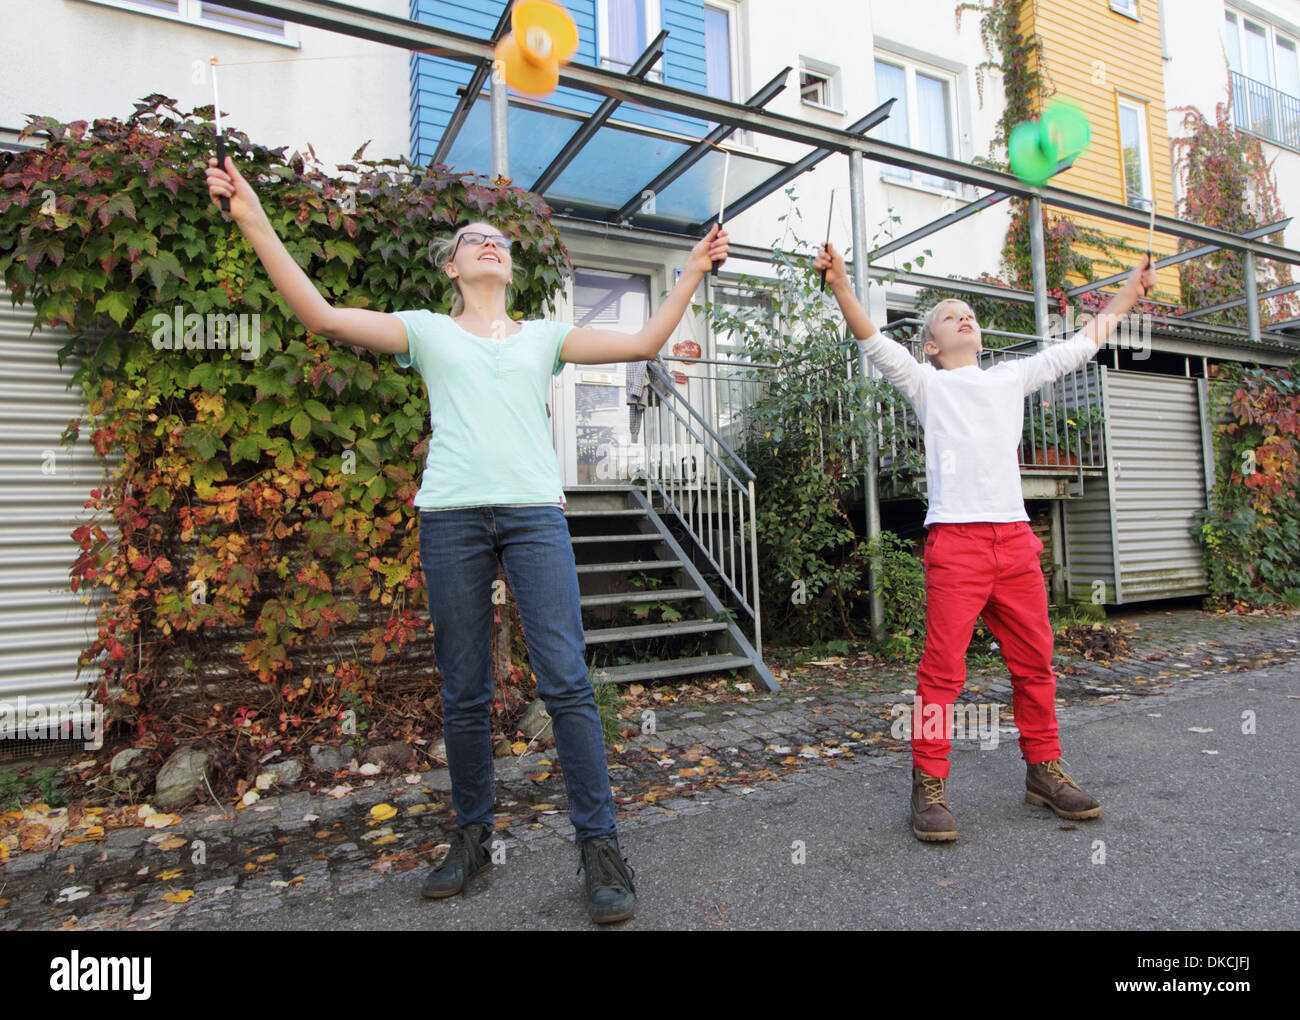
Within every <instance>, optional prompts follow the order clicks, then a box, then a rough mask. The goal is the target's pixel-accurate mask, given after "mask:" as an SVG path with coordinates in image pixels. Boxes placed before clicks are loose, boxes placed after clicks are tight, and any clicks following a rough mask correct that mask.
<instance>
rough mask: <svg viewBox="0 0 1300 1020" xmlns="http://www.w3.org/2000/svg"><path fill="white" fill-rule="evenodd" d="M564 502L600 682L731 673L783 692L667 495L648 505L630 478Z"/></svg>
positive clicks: (591, 655)
mask: <svg viewBox="0 0 1300 1020" xmlns="http://www.w3.org/2000/svg"><path fill="white" fill-rule="evenodd" d="M565 501H566V502H567V504H568V509H567V510H566V511H565V517H566V519H567V520H568V523H569V532H570V535H571V537H572V541H573V554H574V560H575V561H576V563H577V570H578V583H579V588H580V591H581V593H582V594H581V605H582V613H583V624H584V628H583V636H584V637H585V639H586V643H587V656H588V659H589V660H591V661H594V662H595V663H597V665H596V667H595V669H594V670H593V674H592V677H593V679H594V680H596V681H598V682H606V683H631V682H633V681H638V680H658V679H663V678H666V677H680V676H690V675H697V674H703V673H724V674H725V673H729V672H731V671H733V670H734V671H740V672H742V673H744V674H745V675H746V676H747V678H748V679H751V680H753V681H756V682H757V683H759V684H762V686H763V687H764V688H765V689H767V690H772V691H774V690H778V689H779V686H780V685H779V684H778V683H777V682H776V680H775V678H773V676H772V674H771V671H770V670H769V669H768V668H767V666H766V665H765V664H764V663H763V660H762V657H761V655H760V654H759V652H758V650H757V649H756V648H755V646H754V644H753V642H752V641H751V640H750V639H749V637H748V636H747V635H746V634H745V633H744V631H742V630H741V628H740V627H739V626H737V623H736V612H735V610H734V609H731V608H729V607H728V606H727V605H726V604H725V603H724V596H725V595H726V591H725V588H726V586H725V585H724V584H722V583H721V578H720V576H719V575H718V573H717V572H716V571H715V570H714V569H713V568H712V565H711V564H710V563H709V559H708V557H707V556H705V555H703V554H702V553H703V550H701V549H700V548H699V547H698V546H696V543H695V542H694V541H693V540H692V539H691V536H690V535H689V533H688V532H687V529H685V528H683V527H681V525H680V523H679V522H677V521H676V520H674V519H673V517H672V516H671V515H669V516H668V517H665V516H664V511H665V510H666V509H667V508H666V506H665V504H664V502H663V500H662V499H659V498H656V499H655V501H654V503H653V504H651V503H650V502H649V501H647V499H646V496H645V492H644V488H642V487H640V486H637V485H634V484H632V483H630V482H629V483H626V484H616V485H607V486H600V487H591V486H585V487H583V488H580V489H572V490H569V491H567V492H566V493H565ZM674 525H676V526H675V527H674ZM718 589H721V590H722V592H723V594H722V595H720V594H719V591H718ZM619 660H628V661H619Z"/></svg>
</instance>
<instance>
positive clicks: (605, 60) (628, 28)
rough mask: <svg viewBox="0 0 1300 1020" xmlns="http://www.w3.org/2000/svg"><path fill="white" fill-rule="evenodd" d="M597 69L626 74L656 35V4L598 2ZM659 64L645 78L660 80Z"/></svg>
mask: <svg viewBox="0 0 1300 1020" xmlns="http://www.w3.org/2000/svg"><path fill="white" fill-rule="evenodd" d="M596 20H597V23H598V28H599V32H598V35H599V37H600V38H599V44H600V66H601V67H606V68H609V69H610V70H611V71H627V69H628V68H630V67H631V66H632V64H633V63H634V62H635V61H636V58H637V57H639V56H641V54H642V53H644V52H645V48H646V47H647V46H649V45H650V40H651V39H653V38H654V37H655V36H656V35H658V34H659V0H599V6H598V9H597V16H596ZM662 63H663V62H662V60H661V61H660V62H659V63H657V64H655V66H654V67H653V68H651V70H650V73H649V74H648V75H647V76H646V77H648V78H656V79H659V80H662V79H663V72H662V70H661V69H660V66H661V64H662Z"/></svg>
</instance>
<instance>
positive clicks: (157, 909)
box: [0, 609, 1300, 930]
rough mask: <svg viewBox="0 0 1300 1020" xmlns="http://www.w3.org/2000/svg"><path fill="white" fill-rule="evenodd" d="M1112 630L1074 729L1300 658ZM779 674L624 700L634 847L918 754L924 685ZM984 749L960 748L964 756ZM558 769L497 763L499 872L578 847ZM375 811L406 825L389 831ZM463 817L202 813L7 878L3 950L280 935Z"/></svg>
mask: <svg viewBox="0 0 1300 1020" xmlns="http://www.w3.org/2000/svg"><path fill="white" fill-rule="evenodd" d="M1108 622H1109V623H1112V624H1116V625H1118V626H1119V627H1120V628H1121V631H1122V632H1123V634H1124V636H1125V637H1126V638H1127V639H1128V649H1127V653H1126V654H1124V655H1123V656H1121V657H1119V658H1116V659H1115V660H1113V661H1110V662H1101V661H1090V660H1088V659H1086V658H1084V657H1082V656H1080V655H1077V654H1075V653H1073V652H1071V651H1069V650H1062V649H1061V648H1060V647H1059V643H1058V651H1057V655H1056V657H1055V660H1054V666H1055V669H1056V672H1057V676H1058V690H1057V693H1058V700H1057V703H1058V711H1059V713H1060V716H1061V719H1062V723H1063V724H1065V723H1067V722H1068V721H1080V720H1082V719H1085V718H1088V717H1090V716H1095V715H1096V714H1104V713H1106V712H1107V711H1108V706H1109V705H1111V704H1113V703H1115V702H1120V701H1127V700H1130V699H1132V698H1137V697H1143V696H1149V695H1153V694H1159V695H1161V696H1162V697H1170V696H1172V697H1178V696H1180V692H1182V691H1186V692H1187V693H1188V694H1191V693H1192V692H1194V691H1197V690H1204V689H1205V685H1209V684H1218V683H1224V682H1226V683H1234V682H1237V681H1238V680H1239V679H1242V678H1241V677H1240V676H1239V675H1238V674H1240V673H1241V672H1242V671H1249V670H1253V669H1257V668H1260V667H1262V666H1266V665H1273V664H1277V663H1281V662H1286V661H1289V660H1291V659H1292V657H1294V656H1295V655H1296V654H1297V653H1300V614H1298V613H1291V614H1280V615H1267V614H1261V615H1214V614H1208V613H1203V612H1201V611H1199V610H1196V609H1173V610H1165V609H1157V610H1149V611H1137V612H1128V613H1125V614H1122V615H1120V614H1116V615H1112V616H1111V617H1110V619H1109V620H1108ZM767 661H768V665H769V666H770V667H771V668H772V670H773V672H774V673H775V674H777V675H779V676H781V678H782V683H783V685H784V689H783V690H782V691H781V692H780V693H778V694H767V693H762V692H737V691H736V689H735V684H734V683H717V684H715V685H714V686H713V687H710V686H708V685H707V684H706V685H703V686H702V687H701V686H700V685H697V686H696V688H695V690H696V692H697V696H694V697H690V698H684V697H683V698H678V697H677V696H676V695H675V693H674V689H672V688H657V689H652V690H649V691H643V692H641V693H640V694H639V695H637V696H636V697H635V699H629V701H628V702H627V704H626V707H625V709H624V715H625V716H626V717H627V718H629V719H631V720H634V721H640V722H643V723H644V726H643V728H644V729H645V730H646V731H647V732H643V733H641V734H639V735H638V736H636V737H635V738H632V739H629V740H627V741H624V742H622V743H620V744H619V745H617V748H616V749H615V750H612V751H611V752H610V776H611V780H612V783H613V784H614V790H615V797H616V800H617V804H618V814H619V828H620V831H621V832H623V833H627V832H631V831H634V830H636V829H638V828H641V827H645V826H652V825H661V824H670V823H671V821H672V819H674V818H676V817H678V816H679V815H689V814H695V813H699V812H705V811H710V810H713V809H715V808H716V807H718V806H719V805H721V804H723V803H725V802H726V800H728V799H732V798H745V797H751V796H758V797H759V798H760V799H766V798H767V797H770V796H774V795H775V794H776V793H777V792H778V791H781V790H785V791H797V790H799V789H800V788H806V787H810V786H818V785H823V784H825V783H827V782H829V781H830V780H829V779H828V778H827V777H826V775H825V772H824V770H830V769H835V770H838V769H846V770H850V771H854V770H857V769H861V768H863V767H868V766H870V765H879V764H883V762H882V761H881V759H885V760H887V761H889V762H891V763H902V762H905V761H906V751H907V747H906V743H905V741H903V740H900V739H898V738H896V737H895V736H894V735H893V734H892V733H891V726H892V724H893V722H892V720H893V717H894V714H895V713H894V711H893V708H894V706H896V705H910V702H911V696H912V686H913V684H914V681H915V665H911V666H905V665H900V664H888V665H885V664H881V663H879V662H877V661H874V660H870V659H867V658H858V659H855V658H850V657H843V658H833V659H827V660H817V661H816V662H811V663H808V664H806V665H803V666H796V665H794V662H793V659H792V658H791V657H789V656H784V655H782V654H780V653H777V652H771V653H769V655H768V658H767ZM711 692H717V693H711ZM963 701H964V702H966V703H982V704H984V705H986V706H987V705H997V706H999V713H998V719H999V722H1000V724H1001V725H1000V728H999V731H998V739H1001V740H1014V739H1015V733H1016V731H1015V729H1014V727H1013V726H1012V725H1011V712H1010V707H1009V706H1010V701H1011V685H1010V680H1009V677H1008V676H1007V674H1006V672H1005V668H1003V667H1001V663H1000V662H996V663H994V662H990V663H989V664H987V665H981V666H978V667H975V668H972V669H971V670H970V671H969V675H968V680H967V686H966V689H965V692H964V694H963ZM1001 706H1006V707H1005V710H1003V709H1002V708H1001ZM647 713H652V714H647ZM651 722H653V726H651V725H650V723H651ZM974 746H976V744H975V743H973V742H971V741H966V742H963V741H957V742H955V745H954V754H958V753H964V752H965V751H966V750H969V749H970V748H971V747H974ZM1065 753H1066V757H1067V758H1068V757H1069V747H1068V746H1067V747H1066V748H1065ZM553 759H554V752H553V750H551V751H548V752H543V753H540V754H526V755H524V756H522V757H519V758H512V759H504V760H503V759H498V761H497V790H498V797H497V811H498V820H497V839H498V842H497V843H495V844H494V847H495V850H496V852H497V853H499V854H505V855H506V856H507V857H508V856H511V855H518V854H524V853H528V852H530V851H535V850H538V849H541V848H543V847H545V846H547V845H552V846H553V845H554V842H555V841H557V840H563V841H571V840H572V838H573V828H572V826H571V825H570V824H569V821H568V815H567V810H566V801H565V795H564V786H563V779H562V777H561V776H560V775H559V773H558V770H557V768H556V766H555V764H554V763H553ZM336 785H348V786H350V787H351V789H350V791H349V792H348V793H347V794H346V795H345V796H341V797H333V796H330V795H328V794H327V793H325V792H324V791H325V790H326V789H329V788H330V787H334V786H336ZM377 806H388V807H390V808H391V809H393V812H392V813H391V814H390V812H388V811H386V810H382V807H381V810H380V812H379V813H378V814H376V813H375V812H372V810H371V809H372V808H375V807H377ZM450 814H451V811H450V793H449V782H448V779H447V774H446V772H445V771H431V772H424V773H419V774H415V775H411V776H398V777H377V778H375V779H362V778H361V777H359V776H353V777H350V778H349V779H348V780H347V782H346V783H343V782H342V781H341V780H337V779H336V780H331V781H330V782H327V783H323V784H321V785H320V786H319V787H316V788H315V790H314V791H313V790H303V791H300V792H294V793H289V794H287V795H285V796H281V797H264V798H263V799H262V800H261V801H260V802H258V803H257V804H255V805H253V806H252V807H251V808H247V809H243V810H239V811H234V810H228V809H217V808H215V807H207V808H205V807H203V806H202V805H200V806H197V807H194V808H191V809H188V810H187V811H185V812H184V813H183V814H182V816H181V819H180V821H179V822H178V823H176V824H173V825H171V826H168V827H167V828H165V829H160V830H153V829H149V828H145V827H143V826H141V827H130V828H121V829H111V830H109V831H108V832H107V833H106V834H104V835H103V836H102V837H100V838H93V839H88V840H87V841H85V842H77V843H73V844H72V845H65V846H60V847H59V848H57V849H55V850H52V851H48V852H44V853H42V852H37V851H30V852H27V853H16V854H14V855H12V856H11V857H9V858H8V859H7V860H3V861H0V930H14V929H21V930H26V929H60V928H62V929H71V930H91V929H121V928H131V929H147V928H155V929H209V928H222V927H227V926H238V927H250V926H259V925H264V926H266V927H272V928H273V927H275V926H276V921H275V913H274V912H275V911H276V910H277V909H279V908H281V907H283V906H285V905H286V904H292V903H296V902H301V901H303V900H304V899H305V898H307V897H313V896H318V895H321V894H327V895H330V896H336V895H348V894H351V893H354V892H359V891H364V890H367V889H372V888H375V887H377V886H379V885H381V884H382V883H384V882H385V881H387V880H389V873H391V872H403V871H408V870H411V869H412V868H422V867H425V866H427V864H428V862H429V861H430V860H433V859H436V856H437V854H436V850H437V848H438V846H439V845H440V843H441V842H442V840H443V838H444V835H445V833H446V832H447V830H448V829H449V827H450V824H451V820H450ZM379 815H385V816H387V817H379ZM187 893H188V896H187V895H186V894H187ZM164 896H170V897H171V899H172V900H182V901H183V902H169V901H168V900H165V899H164V898H163V897H164ZM259 918H261V920H258V919H259Z"/></svg>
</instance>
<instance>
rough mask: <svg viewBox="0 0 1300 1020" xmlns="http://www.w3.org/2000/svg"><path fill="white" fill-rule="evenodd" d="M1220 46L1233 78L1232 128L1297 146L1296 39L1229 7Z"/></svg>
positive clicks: (1299, 75) (1299, 70)
mask: <svg viewBox="0 0 1300 1020" xmlns="http://www.w3.org/2000/svg"><path fill="white" fill-rule="evenodd" d="M1223 48H1224V50H1225V51H1226V52H1227V55H1228V67H1229V70H1230V71H1231V78H1232V93H1233V103H1232V116H1233V122H1234V123H1235V124H1236V126H1237V128H1238V129H1240V130H1242V131H1248V132H1250V133H1251V134H1254V135H1259V136H1260V137H1261V138H1264V139H1267V140H1269V141H1272V142H1276V143H1278V144H1279V145H1285V146H1287V147H1289V148H1292V149H1300V60H1298V59H1297V45H1296V40H1295V39H1294V38H1292V37H1291V36H1288V35H1286V34H1284V33H1282V32H1280V31H1278V30H1277V29H1276V28H1274V27H1273V26H1272V25H1270V24H1267V23H1266V22H1262V21H1254V20H1252V19H1250V18H1248V17H1246V16H1245V15H1244V14H1241V13H1239V12H1237V11H1234V10H1231V9H1228V10H1227V11H1226V13H1225V23H1224V37H1223Z"/></svg>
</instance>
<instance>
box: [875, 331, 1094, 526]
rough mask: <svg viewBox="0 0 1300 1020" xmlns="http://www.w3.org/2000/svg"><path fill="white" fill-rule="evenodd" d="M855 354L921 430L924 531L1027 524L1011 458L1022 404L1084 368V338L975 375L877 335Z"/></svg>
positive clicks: (1089, 344) (972, 369)
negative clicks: (893, 390) (898, 396)
mask: <svg viewBox="0 0 1300 1020" xmlns="http://www.w3.org/2000/svg"><path fill="white" fill-rule="evenodd" d="M858 347H859V349H861V350H862V351H863V353H865V354H866V356H867V357H868V358H869V359H870V360H871V363H872V364H873V365H875V366H876V368H877V369H879V371H880V373H881V374H882V375H883V376H884V377H885V378H886V379H887V380H888V381H889V382H891V383H893V384H894V385H895V386H897V387H898V389H899V390H900V391H901V392H902V394H903V396H905V397H906V398H907V402H908V403H909V404H911V405H912V407H913V409H914V410H915V411H916V416H917V419H918V420H919V421H920V423H921V427H922V428H923V429H924V430H925V481H926V488H927V490H928V496H929V504H930V505H929V511H928V512H927V513H926V515H925V525H926V526H927V527H928V526H929V525H931V524H936V523H938V524H948V523H960V522H965V521H994V522H1006V521H1027V520H1029V514H1027V513H1026V512H1025V500H1024V495H1023V493H1022V490H1021V487H1020V465H1019V463H1018V462H1017V458H1016V449H1017V447H1018V446H1019V445H1020V436H1021V432H1022V430H1023V427H1024V421H1025V397H1026V396H1028V395H1029V394H1030V393H1034V392H1036V391H1037V390H1039V389H1041V388H1042V387H1043V386H1046V385H1047V384H1048V383H1050V382H1052V381H1053V380H1055V379H1059V378H1060V377H1061V376H1063V375H1066V374H1068V373H1070V372H1073V371H1076V370H1077V369H1079V368H1081V367H1082V366H1083V365H1085V364H1086V363H1087V362H1088V360H1089V359H1090V358H1091V357H1092V356H1093V355H1094V354H1096V353H1097V344H1096V343H1095V342H1094V341H1093V340H1092V338H1091V337H1089V336H1087V335H1085V334H1076V335H1075V336H1073V337H1071V338H1070V339H1069V340H1065V341H1061V342H1058V343H1053V344H1050V345H1049V346H1048V347H1047V348H1046V349H1045V350H1042V351H1039V352H1038V353H1037V354H1034V355H1032V356H1031V357H1027V358H1007V359H1006V360H1004V361H1000V362H998V363H997V364H996V365H993V366H992V367H990V368H983V369H982V368H979V367H977V366H975V365H967V366H965V367H962V368H947V369H937V368H935V367H934V366H933V365H931V364H930V363H929V361H928V360H927V361H925V362H924V363H922V362H918V361H917V360H916V359H915V358H914V357H913V356H912V353H911V352H910V351H909V350H908V349H907V348H906V347H904V346H903V345H902V344H900V343H898V342H897V341H895V340H890V339H889V338H888V337H886V336H884V335H883V334H881V333H880V332H879V331H877V332H875V333H872V334H871V336H869V337H867V338H866V339H865V340H859V341H858Z"/></svg>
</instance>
